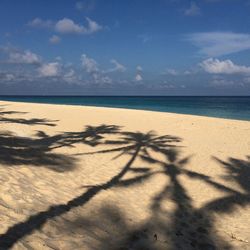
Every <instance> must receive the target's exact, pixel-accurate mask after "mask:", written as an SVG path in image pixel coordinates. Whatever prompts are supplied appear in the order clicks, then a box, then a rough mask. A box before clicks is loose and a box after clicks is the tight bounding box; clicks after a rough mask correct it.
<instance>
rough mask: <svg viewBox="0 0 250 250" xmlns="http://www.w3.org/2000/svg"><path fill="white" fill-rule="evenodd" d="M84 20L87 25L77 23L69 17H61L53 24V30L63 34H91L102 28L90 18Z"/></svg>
mask: <svg viewBox="0 0 250 250" xmlns="http://www.w3.org/2000/svg"><path fill="white" fill-rule="evenodd" d="M86 20H87V23H88V24H87V27H85V26H83V25H80V24H77V23H75V22H74V21H73V20H71V19H69V18H63V19H61V20H59V21H58V22H57V23H56V24H55V30H56V31H57V32H58V33H63V34H92V33H95V32H97V31H99V30H101V29H102V26H101V25H99V24H98V23H97V22H95V21H93V20H91V19H90V18H86Z"/></svg>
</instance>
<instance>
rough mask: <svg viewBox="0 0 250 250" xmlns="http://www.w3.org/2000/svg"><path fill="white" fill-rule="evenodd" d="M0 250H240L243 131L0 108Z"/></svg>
mask: <svg viewBox="0 0 250 250" xmlns="http://www.w3.org/2000/svg"><path fill="white" fill-rule="evenodd" d="M0 192H1V196H0V223H1V227H0V249H46V250H47V249H58V250H59V249H60V250H70V249H86V250H88V249H91V250H92V249H164V250H165V249H250V230H249V225H250V122H249V121H237V120H229V119H219V118H210V117H201V116H193V115H182V114H172V113H160V112H151V111H141V110H126V109H116V108H97V107H83V106H67V105H48V104H31V103H17V102H16V103H15V102H5V101H0Z"/></svg>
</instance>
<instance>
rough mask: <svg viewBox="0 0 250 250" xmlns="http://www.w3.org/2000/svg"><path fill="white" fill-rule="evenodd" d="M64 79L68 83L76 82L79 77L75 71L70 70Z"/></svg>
mask: <svg viewBox="0 0 250 250" xmlns="http://www.w3.org/2000/svg"><path fill="white" fill-rule="evenodd" d="M63 79H64V80H65V81H66V82H68V83H72V82H76V81H77V75H76V72H75V70H74V69H70V70H69V71H68V72H66V73H65V75H64V76H63Z"/></svg>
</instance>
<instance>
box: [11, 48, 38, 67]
mask: <svg viewBox="0 0 250 250" xmlns="http://www.w3.org/2000/svg"><path fill="white" fill-rule="evenodd" d="M8 61H9V62H10V63H20V64H39V63H40V62H41V59H40V57H39V56H38V55H37V54H35V53H33V52H31V51H29V50H25V51H23V52H20V51H10V53H9V59H8Z"/></svg>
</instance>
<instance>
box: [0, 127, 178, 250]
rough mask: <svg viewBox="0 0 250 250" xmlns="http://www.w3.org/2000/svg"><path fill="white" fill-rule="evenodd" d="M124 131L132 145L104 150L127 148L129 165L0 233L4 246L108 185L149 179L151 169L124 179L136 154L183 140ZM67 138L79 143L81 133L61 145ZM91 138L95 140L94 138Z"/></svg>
mask: <svg viewBox="0 0 250 250" xmlns="http://www.w3.org/2000/svg"><path fill="white" fill-rule="evenodd" d="M113 128H115V129H114V131H112V133H117V132H118V128H117V127H109V128H108V131H107V130H106V129H105V130H104V131H105V133H111V132H110V129H113ZM102 131H103V130H102ZM40 134H41V133H40ZM73 135H74V134H73ZM84 135H85V134H84ZM91 135H93V137H91V138H93V141H94V142H95V144H96V139H97V140H100V139H102V137H101V138H100V136H99V135H96V133H94V134H93V132H91ZM121 135H122V140H124V142H123V141H122V140H121V139H120V140H118V143H117V144H120V143H122V144H128V145H129V146H124V147H122V148H119V150H117V149H116V150H115V149H111V151H105V152H104V153H107V152H114V151H115V152H116V151H123V150H125V151H124V152H123V153H126V154H129V155H131V158H130V160H129V161H128V162H127V163H126V164H125V166H123V167H122V169H121V170H120V171H119V172H118V173H117V174H116V175H115V176H113V177H112V178H111V179H110V180H108V181H107V182H106V183H103V184H99V185H95V186H91V187H88V189H87V191H86V192H84V193H83V194H81V195H80V196H78V197H76V198H74V199H72V200H70V201H69V202H67V203H66V204H59V205H55V206H51V207H50V208H49V209H48V210H47V211H44V212H40V213H38V214H36V215H33V216H31V217H29V218H28V219H27V220H26V221H24V222H20V223H19V224H16V225H14V226H12V227H11V228H9V229H8V230H7V232H6V233H5V234H3V235H1V236H0V246H4V247H6V248H10V247H12V246H13V245H14V244H15V243H16V242H17V241H18V240H20V239H22V238H23V237H24V236H26V235H29V234H31V233H32V232H33V231H34V230H36V229H40V228H41V227H42V226H43V225H44V224H45V223H46V222H47V221H48V220H51V219H53V218H55V217H58V216H61V215H63V214H65V213H67V212H68V211H70V210H71V209H73V208H76V207H78V206H83V205H84V204H86V203H87V202H88V201H90V200H91V199H92V198H93V197H94V196H95V195H97V194H98V193H99V192H101V191H102V190H107V189H110V188H112V187H115V186H119V185H121V186H126V187H128V186H129V185H131V184H135V183H136V182H138V181H140V182H142V181H144V180H146V179H147V178H149V177H150V176H152V175H153V173H147V174H146V175H145V176H141V177H138V179H133V180H129V181H127V182H123V181H122V178H123V177H124V176H125V175H126V174H127V173H128V172H129V171H130V168H131V167H132V165H133V163H134V162H135V160H136V158H137V157H138V156H139V154H140V152H141V151H145V149H146V148H150V149H152V150H156V149H158V147H167V148H169V147H171V143H172V142H179V141H180V138H177V137H170V136H164V137H163V136H161V137H157V136H156V135H155V134H154V133H153V132H148V133H145V134H143V133H140V132H136V133H132V132H125V133H124V132H122V133H121ZM42 136H43V139H44V138H45V137H46V136H44V135H43V134H42ZM71 136H72V134H71ZM75 139H76V140H75ZM65 141H66V145H68V143H69V144H73V143H76V142H77V143H78V142H79V135H78V134H77V136H76V137H74V136H73V139H72V138H68V137H67V136H66V140H65V138H64V137H63V139H62V141H61V143H62V144H61V145H65ZM90 141H92V139H91V140H90ZM103 143H104V144H106V145H107V146H108V145H110V144H112V145H113V142H112V143H110V142H108V141H105V142H103ZM103 143H102V144H103ZM59 144H60V143H59ZM91 144H92V143H91ZM117 144H116V145H117ZM128 148H129V149H128ZM96 153H100V152H96ZM132 171H133V170H132Z"/></svg>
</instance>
